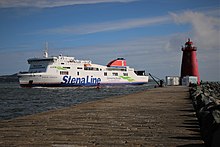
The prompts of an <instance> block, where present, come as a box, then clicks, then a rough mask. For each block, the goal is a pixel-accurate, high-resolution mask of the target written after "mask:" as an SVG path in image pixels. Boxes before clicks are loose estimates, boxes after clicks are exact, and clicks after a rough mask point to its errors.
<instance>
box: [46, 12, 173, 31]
mask: <svg viewBox="0 0 220 147" xmlns="http://www.w3.org/2000/svg"><path fill="white" fill-rule="evenodd" d="M170 20H171V19H170V17H169V16H162V17H154V18H139V19H127V20H120V21H112V22H103V23H93V24H86V25H79V26H65V27H59V28H54V29H48V30H43V31H42V32H43V33H52V34H54V33H55V34H57V33H59V34H91V33H98V32H106V31H116V30H126V29H132V28H138V27H145V26H149V25H158V24H164V23H167V22H169V21H170Z"/></svg>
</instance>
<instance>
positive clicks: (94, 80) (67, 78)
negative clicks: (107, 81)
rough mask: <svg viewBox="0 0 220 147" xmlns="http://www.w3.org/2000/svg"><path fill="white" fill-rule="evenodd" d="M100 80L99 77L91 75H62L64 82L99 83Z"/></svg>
mask: <svg viewBox="0 0 220 147" xmlns="http://www.w3.org/2000/svg"><path fill="white" fill-rule="evenodd" d="M100 82H101V78H95V77H93V76H86V77H83V78H80V77H77V78H76V77H71V76H63V83H64V84H99V83H100Z"/></svg>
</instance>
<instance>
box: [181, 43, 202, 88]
mask: <svg viewBox="0 0 220 147" xmlns="http://www.w3.org/2000/svg"><path fill="white" fill-rule="evenodd" d="M196 50H197V48H196V47H195V46H194V45H193V42H192V41H190V39H188V41H187V42H186V43H185V47H182V51H183V56H182V66H181V79H182V78H183V77H185V76H196V77H197V79H198V84H200V76H199V67H198V61H197V58H196Z"/></svg>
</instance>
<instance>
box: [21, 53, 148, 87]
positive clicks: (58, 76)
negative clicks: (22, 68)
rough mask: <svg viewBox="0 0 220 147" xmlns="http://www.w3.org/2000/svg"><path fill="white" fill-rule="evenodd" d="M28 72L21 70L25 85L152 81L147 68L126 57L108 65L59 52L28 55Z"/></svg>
mask: <svg viewBox="0 0 220 147" xmlns="http://www.w3.org/2000/svg"><path fill="white" fill-rule="evenodd" d="M28 63H29V64H30V67H29V71H28V72H20V73H19V74H18V77H19V83H20V86H21V87H73V86H102V85H141V84H146V83H148V78H149V77H148V75H145V71H134V68H130V67H129V66H127V65H126V60H125V59H124V58H118V59H115V60H112V61H111V62H109V63H108V64H107V65H106V66H103V65H99V64H93V63H92V62H91V61H89V60H76V59H75V58H74V57H68V56H63V55H59V56H56V57H48V53H47V50H46V51H45V52H44V57H42V58H30V59H28Z"/></svg>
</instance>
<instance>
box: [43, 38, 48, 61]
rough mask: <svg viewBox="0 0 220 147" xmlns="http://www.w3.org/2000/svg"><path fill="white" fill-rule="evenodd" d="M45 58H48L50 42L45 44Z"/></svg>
mask: <svg viewBox="0 0 220 147" xmlns="http://www.w3.org/2000/svg"><path fill="white" fill-rule="evenodd" d="M43 56H44V58H48V42H46V43H45V50H44V55H43Z"/></svg>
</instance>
